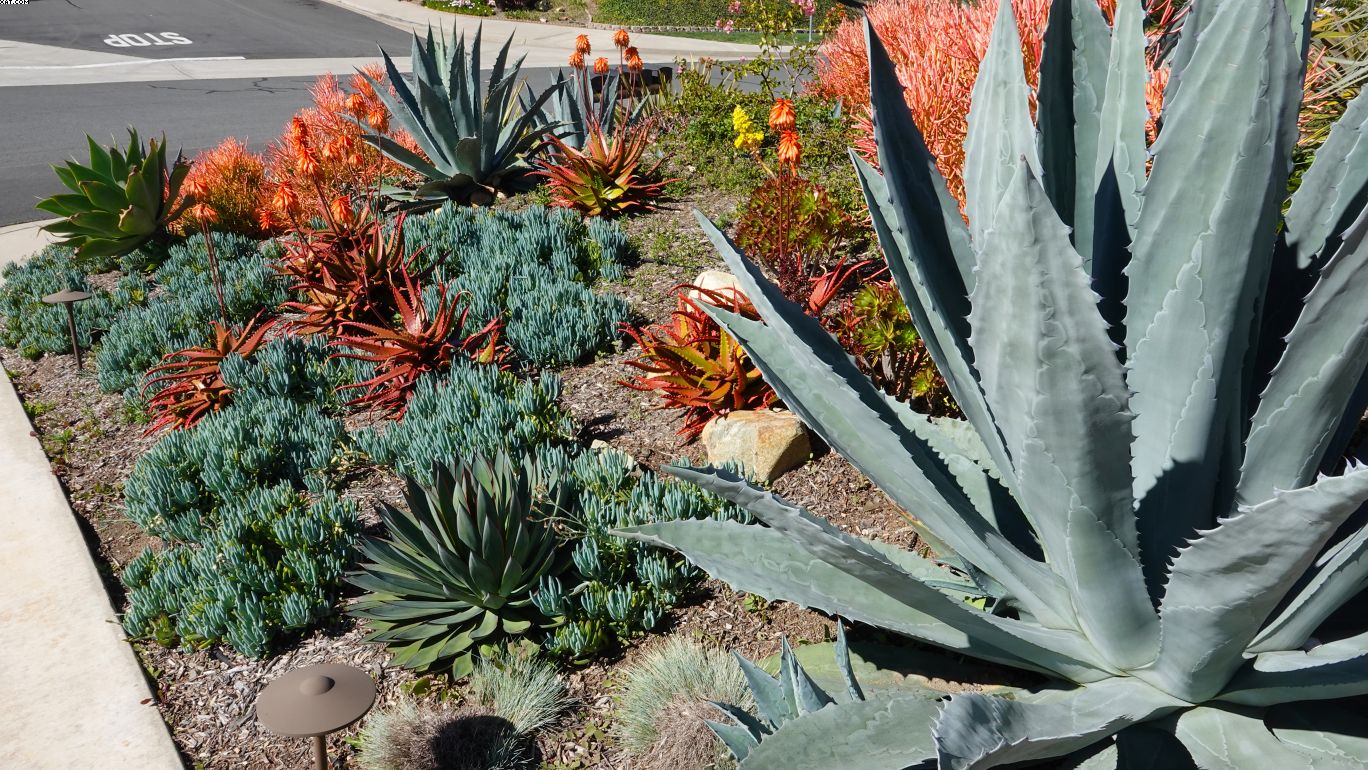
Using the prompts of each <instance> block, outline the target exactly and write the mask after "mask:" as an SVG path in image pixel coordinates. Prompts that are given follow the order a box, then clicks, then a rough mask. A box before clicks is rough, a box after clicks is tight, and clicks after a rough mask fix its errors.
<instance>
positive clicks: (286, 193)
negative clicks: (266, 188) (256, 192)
mask: <svg viewBox="0 0 1368 770" xmlns="http://www.w3.org/2000/svg"><path fill="white" fill-rule="evenodd" d="M271 205H272V206H274V207H276V208H277V209H280V210H281V211H283V212H285V213H286V214H290V213H292V212H294V211H297V210H298V209H299V196H297V195H295V191H294V187H292V186H291V185H290V184H289V183H288V182H282V183H280V184H279V185H277V186H276V192H275V196H274V197H273V198H271Z"/></svg>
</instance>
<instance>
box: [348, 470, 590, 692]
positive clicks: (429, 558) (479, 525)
mask: <svg viewBox="0 0 1368 770" xmlns="http://www.w3.org/2000/svg"><path fill="white" fill-rule="evenodd" d="M431 478H432V483H431V484H430V485H423V484H420V483H418V481H416V480H414V479H412V478H410V479H409V480H408V491H407V492H406V493H405V499H406V501H407V503H408V507H409V510H407V511H404V510H400V509H398V508H395V507H394V506H391V505H387V504H382V505H381V506H380V508H379V512H380V518H381V519H382V520H383V521H384V524H385V528H386V529H387V530H388V533H389V534H388V537H387V538H383V539H382V538H373V539H370V540H367V541H365V542H364V543H363V544H362V545H361V551H362V553H363V554H364V555H365V558H366V559H367V560H368V561H367V562H366V563H365V564H363V565H362V567H361V570H360V571H359V572H356V573H354V574H352V575H351V576H349V577H348V580H349V581H350V582H351V583H353V584H354V585H356V586H358V587H360V588H362V589H364V590H365V591H367V593H366V594H365V595H364V596H362V597H361V598H359V599H357V600H356V601H355V602H353V603H352V605H351V607H350V608H349V609H348V612H349V613H350V614H351V615H353V616H354V617H357V618H361V619H363V620H365V621H366V622H367V624H368V625H369V627H370V629H371V633H370V635H369V636H368V637H367V640H368V641H374V642H380V643H383V644H385V645H386V646H388V647H389V648H390V649H391V651H392V652H393V654H394V658H393V661H392V662H393V663H394V664H395V665H398V666H404V667H405V668H412V669H417V670H420V671H422V670H428V669H433V668H439V667H448V666H449V667H450V669H451V673H452V676H453V677H456V678H459V677H462V676H465V675H466V674H468V673H470V671H471V669H472V666H473V665H474V661H473V651H474V650H475V649H477V648H478V647H480V646H483V645H489V644H495V643H497V642H499V641H500V640H502V639H506V638H508V637H517V636H520V635H523V634H527V633H530V632H534V631H535V630H538V629H542V628H547V627H549V626H550V625H552V624H553V622H554V620H555V619H554V618H548V617H546V616H545V615H543V614H542V613H541V611H540V610H538V609H537V605H536V604H535V603H534V602H533V595H534V594H535V592H536V591H537V587H538V585H539V584H540V583H541V581H542V580H543V578H546V577H550V576H554V575H556V574H558V573H560V572H561V570H563V569H564V568H565V566H566V565H567V563H568V561H569V560H568V559H567V558H566V556H565V554H564V553H563V551H562V549H560V548H559V543H558V541H557V538H556V534H555V532H554V531H553V530H552V528H551V527H550V526H549V522H550V521H551V520H552V519H555V518H558V517H560V516H563V515H565V514H566V511H567V510H568V508H569V506H570V505H571V503H572V501H573V499H574V498H573V492H572V490H571V488H570V486H569V485H568V484H563V483H561V481H560V480H559V479H551V480H550V481H548V482H543V480H542V474H541V473H540V472H539V469H538V467H537V465H536V463H535V462H534V461H532V460H530V459H529V460H525V461H518V460H515V459H512V458H511V457H509V456H508V455H507V454H503V453H500V454H498V455H496V456H494V458H493V459H486V458H481V457H476V458H473V459H471V460H469V461H457V462H455V463H452V464H451V465H442V464H434V465H433V467H432V474H431Z"/></svg>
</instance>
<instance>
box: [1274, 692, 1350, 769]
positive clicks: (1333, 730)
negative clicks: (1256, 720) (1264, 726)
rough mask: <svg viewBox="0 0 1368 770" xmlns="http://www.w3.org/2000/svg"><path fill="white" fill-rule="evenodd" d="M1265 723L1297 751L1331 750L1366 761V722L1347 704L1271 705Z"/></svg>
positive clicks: (1344, 757) (1334, 754) (1336, 753)
mask: <svg viewBox="0 0 1368 770" xmlns="http://www.w3.org/2000/svg"><path fill="white" fill-rule="evenodd" d="M1267 721H1268V723H1269V724H1270V726H1271V727H1272V729H1273V734H1274V735H1275V736H1277V738H1278V740H1280V741H1282V742H1283V743H1284V744H1287V745H1288V746H1291V747H1293V748H1295V749H1298V750H1299V751H1304V752H1310V753H1313V754H1315V753H1324V754H1331V755H1333V756H1335V757H1338V758H1340V759H1345V760H1350V761H1354V762H1357V763H1358V764H1359V766H1360V767H1362V766H1364V765H1368V725H1366V724H1364V721H1365V720H1364V715H1363V713H1362V712H1361V711H1355V710H1352V706H1351V707H1348V708H1346V707H1337V706H1331V705H1330V704H1321V703H1318V704H1314V705H1313V706H1312V707H1311V708H1307V707H1304V706H1301V705H1295V706H1284V707H1280V708H1275V709H1271V710H1270V711H1269V713H1268V719H1267Z"/></svg>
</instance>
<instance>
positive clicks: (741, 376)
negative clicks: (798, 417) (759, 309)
mask: <svg viewBox="0 0 1368 770" xmlns="http://www.w3.org/2000/svg"><path fill="white" fill-rule="evenodd" d="M677 289H686V290H688V291H689V292H691V293H694V294H696V295H698V296H699V297H700V298H701V300H702V301H705V302H708V303H710V304H713V305H715V306H717V307H725V308H727V309H729V310H731V311H732V312H733V313H738V314H740V315H742V316H744V317H746V318H752V319H758V318H759V315H758V314H757V313H756V311H755V307H754V306H753V305H751V303H750V300H748V299H746V297H745V295H744V294H742V293H741V292H739V291H736V290H734V289H729V290H725V291H712V290H709V289H703V288H700V287H697V286H690V285H685V286H680V287H677ZM671 320H672V323H671V324H670V325H664V324H661V325H656V326H648V327H646V328H644V329H642V330H641V331H639V332H638V331H637V330H636V329H634V328H632V327H631V326H629V325H626V324H624V325H623V331H625V332H626V333H627V334H628V335H630V336H631V337H632V339H633V340H635V341H636V344H637V345H639V346H640V347H641V357H640V358H638V359H637V360H635V361H628V362H627V365H628V366H631V367H635V368H637V369H640V370H641V371H642V372H644V373H645V374H639V375H634V376H633V377H631V378H630V379H627V380H622V381H620V382H619V384H620V385H625V386H626V387H629V388H632V389H633V390H640V391H646V392H658V393H659V394H660V396H661V398H662V401H663V403H662V404H661V406H660V408H662V409H683V410H684V411H685V417H684V425H683V427H681V428H680V429H679V431H678V433H679V435H681V436H684V438H685V441H693V440H694V439H696V438H698V435H699V434H700V433H702V432H703V426H704V425H706V424H707V423H708V421H709V420H711V419H712V418H713V417H715V416H717V415H722V414H727V413H729V412H732V411H735V410H740V409H763V408H765V407H767V406H769V405H770V404H771V403H773V401H774V398H775V396H774V389H773V388H771V387H770V386H769V385H768V384H767V383H766V382H765V380H764V379H763V377H762V376H761V374H760V370H759V369H758V368H756V366H755V364H754V363H752V362H751V360H750V357H749V356H747V355H746V351H744V350H742V349H741V346H740V345H739V344H737V342H736V340H734V339H732V337H731V335H729V334H727V333H726V332H724V331H722V329H721V328H720V327H719V326H718V325H717V322H715V321H713V319H712V318H711V317H710V316H709V315H708V314H707V313H706V312H704V310H703V308H702V307H700V306H699V304H698V302H697V301H695V300H693V299H690V297H689V296H688V295H687V294H685V293H683V292H681V293H680V294H679V307H678V309H677V310H675V311H674V313H672V314H671Z"/></svg>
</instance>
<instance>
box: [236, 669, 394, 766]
mask: <svg viewBox="0 0 1368 770" xmlns="http://www.w3.org/2000/svg"><path fill="white" fill-rule="evenodd" d="M373 705H375V682H374V681H372V680H371V678H370V675H369V674H367V673H366V672H365V671H362V670H361V669H359V668H356V667H355V666H346V665H342V664H338V663H323V664H319V665H316V666H305V667H304V668H297V669H295V670H293V671H290V672H287V673H285V674H283V675H282V676H280V677H278V678H277V679H276V680H275V681H273V682H271V683H270V684H268V685H266V687H265V688H263V689H262V691H261V693H260V694H258V695H257V702H256V714H257V720H258V721H260V722H261V724H262V726H263V727H265V728H266V729H267V730H270V731H271V732H273V733H275V734H276V735H286V736H291V737H300V738H312V739H313V756H314V768H315V770H327V768H328V747H327V743H326V739H327V736H328V733H332V732H336V731H338V730H341V729H342V728H344V727H349V726H351V725H352V724H355V723H356V722H357V721H358V720H360V719H361V717H363V716H365V715H366V712H367V711H370V708H371V706H373Z"/></svg>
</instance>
